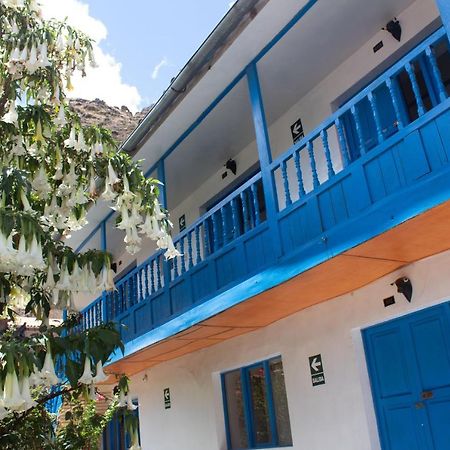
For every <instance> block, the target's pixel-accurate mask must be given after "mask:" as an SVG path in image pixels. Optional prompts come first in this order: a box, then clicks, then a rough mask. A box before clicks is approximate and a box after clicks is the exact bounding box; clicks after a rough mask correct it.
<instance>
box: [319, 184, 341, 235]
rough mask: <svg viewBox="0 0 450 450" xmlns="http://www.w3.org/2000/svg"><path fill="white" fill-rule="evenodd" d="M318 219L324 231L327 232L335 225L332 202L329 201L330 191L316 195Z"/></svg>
mask: <svg viewBox="0 0 450 450" xmlns="http://www.w3.org/2000/svg"><path fill="white" fill-rule="evenodd" d="M317 200H318V202H319V209H320V217H321V218H322V223H323V228H324V230H329V229H330V228H331V227H333V226H334V225H336V219H335V217H334V212H333V201H332V199H331V194H330V191H328V190H326V191H323V192H322V193H320V194H319V195H318V198H317Z"/></svg>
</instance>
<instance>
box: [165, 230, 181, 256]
mask: <svg viewBox="0 0 450 450" xmlns="http://www.w3.org/2000/svg"><path fill="white" fill-rule="evenodd" d="M164 256H165V258H166V260H168V259H173V258H176V257H178V256H182V255H181V253H180V252H179V251H178V250H177V249H176V248H175V245H174V244H173V241H172V238H171V237H170V236H169V235H167V250H166V252H165V253H164Z"/></svg>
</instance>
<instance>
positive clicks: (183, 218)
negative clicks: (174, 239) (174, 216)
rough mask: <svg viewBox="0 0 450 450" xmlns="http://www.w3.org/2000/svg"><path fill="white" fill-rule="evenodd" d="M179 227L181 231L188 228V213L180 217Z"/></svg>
mask: <svg viewBox="0 0 450 450" xmlns="http://www.w3.org/2000/svg"><path fill="white" fill-rule="evenodd" d="M178 229H179V230H180V233H181V232H182V231H184V230H185V229H186V215H185V214H183V215H182V216H180V218H179V219H178Z"/></svg>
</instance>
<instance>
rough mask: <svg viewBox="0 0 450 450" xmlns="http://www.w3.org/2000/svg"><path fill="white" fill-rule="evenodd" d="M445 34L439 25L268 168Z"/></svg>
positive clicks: (288, 154)
mask: <svg viewBox="0 0 450 450" xmlns="http://www.w3.org/2000/svg"><path fill="white" fill-rule="evenodd" d="M446 36H447V34H446V31H445V28H444V27H443V26H441V27H440V28H438V29H437V30H436V31H435V32H434V33H433V34H432V35H431V36H428V37H427V38H425V39H424V40H423V41H422V42H420V43H419V44H417V45H416V46H415V47H414V48H413V49H411V50H410V51H409V52H408V53H407V54H406V55H404V56H403V57H402V58H400V59H399V60H398V61H397V62H395V63H394V64H393V65H392V66H391V67H389V68H388V69H387V70H385V71H384V72H383V73H382V74H380V75H379V76H378V77H377V78H375V80H373V81H372V82H371V83H370V84H369V85H367V86H366V87H365V88H364V89H363V90H362V91H360V92H359V93H358V94H356V95H355V96H353V97H352V98H351V99H350V100H348V101H347V102H346V103H344V104H343V105H342V106H341V107H340V108H338V109H337V110H336V111H335V112H334V113H332V114H331V115H329V116H328V117H327V118H326V119H325V120H324V121H323V122H321V123H320V124H319V125H318V126H317V127H316V128H314V129H313V130H312V131H310V132H309V133H308V134H307V135H306V136H304V137H303V138H302V139H300V140H299V141H298V142H296V143H295V144H293V145H291V146H290V147H289V148H288V149H287V150H286V151H285V152H283V153H282V154H281V155H280V156H278V157H277V158H275V159H274V160H273V161H272V162H271V164H270V166H269V167H270V169H272V170H273V169H275V168H277V167H278V166H280V165H281V164H282V163H283V161H286V160H287V159H289V158H290V157H291V155H292V154H293V153H294V152H296V151H299V150H301V149H302V148H304V147H305V146H306V144H307V143H308V142H311V141H313V140H314V139H316V138H317V137H318V136H320V133H321V132H322V131H323V130H327V129H328V128H330V127H332V126H333V124H334V123H335V122H336V120H337V119H338V118H339V117H341V116H342V115H343V114H344V113H345V112H347V111H348V110H350V109H351V108H352V107H353V106H355V105H356V104H357V103H358V102H360V101H361V100H362V99H364V98H365V97H367V95H368V94H370V93H371V92H373V91H374V90H375V89H376V88H377V87H378V86H380V85H381V84H383V82H385V81H386V80H387V79H388V78H390V77H393V76H394V75H397V74H398V73H399V72H400V71H401V70H402V69H404V67H405V64H406V63H408V62H410V61H411V60H413V59H414V58H416V57H417V56H419V55H420V53H422V52H423V50H424V49H425V48H426V47H428V46H430V45H432V44H435V43H436V42H438V41H440V40H441V39H442V38H445V37H446Z"/></svg>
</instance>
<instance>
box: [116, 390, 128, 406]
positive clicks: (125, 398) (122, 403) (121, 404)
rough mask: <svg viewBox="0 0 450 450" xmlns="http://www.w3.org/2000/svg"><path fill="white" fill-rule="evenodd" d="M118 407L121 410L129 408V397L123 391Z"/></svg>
mask: <svg viewBox="0 0 450 450" xmlns="http://www.w3.org/2000/svg"><path fill="white" fill-rule="evenodd" d="M117 406H118V407H119V408H125V406H127V397H126V396H125V393H124V392H123V391H122V390H121V391H120V392H119V401H118V403H117Z"/></svg>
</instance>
